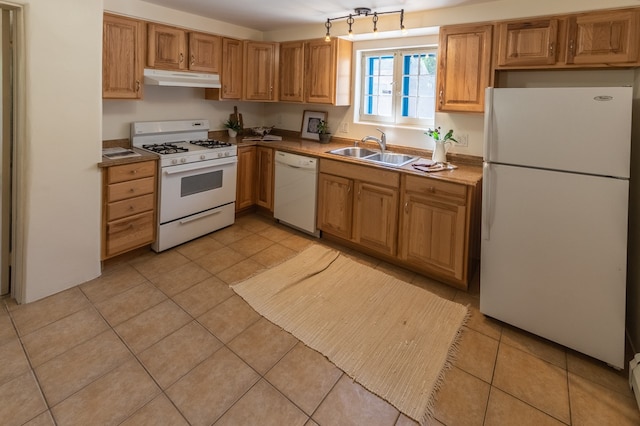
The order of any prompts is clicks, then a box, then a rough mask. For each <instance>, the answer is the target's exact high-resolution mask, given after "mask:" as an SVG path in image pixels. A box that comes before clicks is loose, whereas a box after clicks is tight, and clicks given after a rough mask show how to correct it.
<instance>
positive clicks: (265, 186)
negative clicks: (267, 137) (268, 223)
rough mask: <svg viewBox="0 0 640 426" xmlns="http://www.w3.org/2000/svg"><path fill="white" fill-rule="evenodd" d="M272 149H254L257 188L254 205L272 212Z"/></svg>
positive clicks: (262, 147) (261, 147)
mask: <svg viewBox="0 0 640 426" xmlns="http://www.w3.org/2000/svg"><path fill="white" fill-rule="evenodd" d="M273 155H274V152H273V149H271V148H267V147H264V146H259V147H257V149H256V163H257V164H256V166H257V171H256V172H257V178H258V181H257V188H256V204H257V205H259V206H260V207H264V208H265V209H267V210H269V211H271V212H272V211H273V183H274V182H273V173H274V164H273Z"/></svg>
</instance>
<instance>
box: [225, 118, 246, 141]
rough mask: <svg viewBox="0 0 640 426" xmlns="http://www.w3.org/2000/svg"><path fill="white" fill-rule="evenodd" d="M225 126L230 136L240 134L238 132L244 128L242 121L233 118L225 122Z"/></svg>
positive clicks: (233, 136)
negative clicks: (241, 124)
mask: <svg viewBox="0 0 640 426" xmlns="http://www.w3.org/2000/svg"><path fill="white" fill-rule="evenodd" d="M224 127H226V128H227V131H228V132H229V137H230V138H235V137H236V136H238V132H239V131H240V130H242V126H240V122H239V121H236V120H232V119H231V118H230V119H228V120H227V121H225V122H224Z"/></svg>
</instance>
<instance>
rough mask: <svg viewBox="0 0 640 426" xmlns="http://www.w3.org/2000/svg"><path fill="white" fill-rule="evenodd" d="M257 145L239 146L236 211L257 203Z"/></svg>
mask: <svg viewBox="0 0 640 426" xmlns="http://www.w3.org/2000/svg"><path fill="white" fill-rule="evenodd" d="M255 177H256V147H255V146H243V147H239V148H238V176H237V179H236V181H237V183H236V212H237V211H240V210H244V209H246V208H249V207H252V206H253V205H254V204H255V203H256V179H255Z"/></svg>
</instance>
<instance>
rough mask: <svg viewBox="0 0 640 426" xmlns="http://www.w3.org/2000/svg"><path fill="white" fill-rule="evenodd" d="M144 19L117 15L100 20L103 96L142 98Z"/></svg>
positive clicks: (108, 97)
mask: <svg viewBox="0 0 640 426" xmlns="http://www.w3.org/2000/svg"><path fill="white" fill-rule="evenodd" d="M143 69H144V23H143V22H141V21H137V20H135V19H129V18H124V17H122V16H116V15H109V14H105V15H104V20H103V22H102V97H103V98H104V99H142V87H143V86H142V78H143Z"/></svg>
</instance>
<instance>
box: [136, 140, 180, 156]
mask: <svg viewBox="0 0 640 426" xmlns="http://www.w3.org/2000/svg"><path fill="white" fill-rule="evenodd" d="M142 147H143V148H144V149H146V150H149V151H152V152H155V153H157V154H161V155H167V154H176V153H179V152H188V151H189V148H184V147H181V146H177V145H175V144H172V143H153V144H149V145H142Z"/></svg>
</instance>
